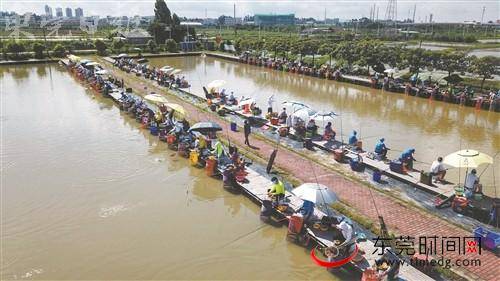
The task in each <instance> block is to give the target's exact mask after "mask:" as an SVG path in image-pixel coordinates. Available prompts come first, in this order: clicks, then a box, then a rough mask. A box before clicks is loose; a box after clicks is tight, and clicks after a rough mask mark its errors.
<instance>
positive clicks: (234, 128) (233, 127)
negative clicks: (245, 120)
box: [231, 122, 238, 132]
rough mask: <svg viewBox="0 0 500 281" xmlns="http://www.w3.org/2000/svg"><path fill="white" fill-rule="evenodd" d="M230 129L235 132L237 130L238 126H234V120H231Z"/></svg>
mask: <svg viewBox="0 0 500 281" xmlns="http://www.w3.org/2000/svg"><path fill="white" fill-rule="evenodd" d="M231 131H233V132H237V131H238V127H237V126H236V123H235V122H231Z"/></svg>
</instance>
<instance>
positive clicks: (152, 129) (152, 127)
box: [149, 126, 158, 136]
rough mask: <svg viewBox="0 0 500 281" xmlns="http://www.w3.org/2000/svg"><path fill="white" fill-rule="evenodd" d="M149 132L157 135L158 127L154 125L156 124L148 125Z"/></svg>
mask: <svg viewBox="0 0 500 281" xmlns="http://www.w3.org/2000/svg"><path fill="white" fill-rule="evenodd" d="M149 132H150V133H151V134H152V135H153V136H157V135H158V127H156V126H150V127H149Z"/></svg>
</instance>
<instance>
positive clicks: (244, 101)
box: [238, 98, 255, 106]
mask: <svg viewBox="0 0 500 281" xmlns="http://www.w3.org/2000/svg"><path fill="white" fill-rule="evenodd" d="M254 102H255V100H254V99H252V98H248V99H245V100H242V101H240V102H239V103H238V106H244V105H247V104H249V105H251V104H252V103H254Z"/></svg>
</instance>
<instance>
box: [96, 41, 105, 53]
mask: <svg viewBox="0 0 500 281" xmlns="http://www.w3.org/2000/svg"><path fill="white" fill-rule="evenodd" d="M95 48H96V50H97V54H98V55H100V56H104V55H105V54H106V43H104V42H103V41H102V40H96V41H95Z"/></svg>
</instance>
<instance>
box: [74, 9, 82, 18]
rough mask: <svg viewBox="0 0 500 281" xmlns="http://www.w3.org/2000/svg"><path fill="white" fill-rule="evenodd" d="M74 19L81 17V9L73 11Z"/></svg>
mask: <svg viewBox="0 0 500 281" xmlns="http://www.w3.org/2000/svg"><path fill="white" fill-rule="evenodd" d="M75 17H77V18H81V17H83V9H82V8H76V9H75Z"/></svg>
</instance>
